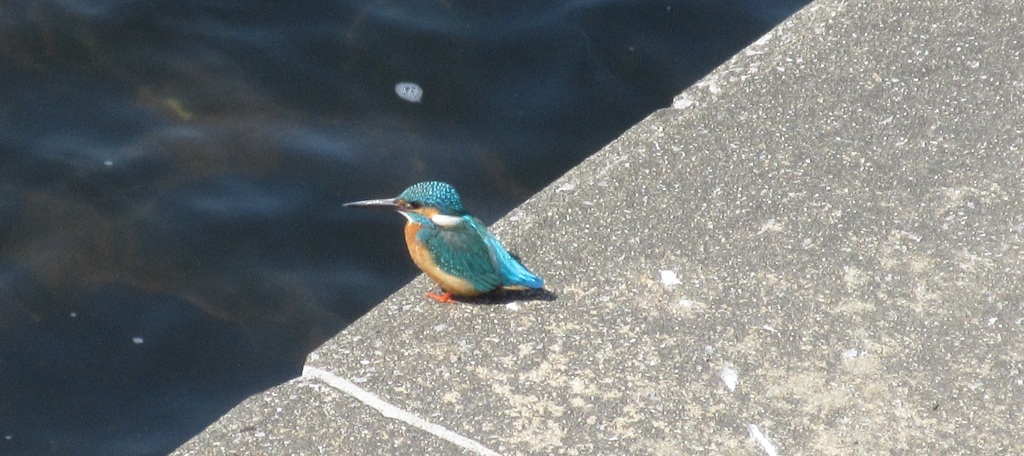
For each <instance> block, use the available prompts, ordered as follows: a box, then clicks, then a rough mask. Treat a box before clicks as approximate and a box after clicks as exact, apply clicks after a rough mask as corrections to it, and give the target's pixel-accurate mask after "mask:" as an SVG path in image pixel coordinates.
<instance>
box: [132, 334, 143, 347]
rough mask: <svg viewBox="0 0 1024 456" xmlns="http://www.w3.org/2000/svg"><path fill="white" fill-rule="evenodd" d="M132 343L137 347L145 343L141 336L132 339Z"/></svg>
mask: <svg viewBox="0 0 1024 456" xmlns="http://www.w3.org/2000/svg"><path fill="white" fill-rule="evenodd" d="M132 342H133V343H134V344H135V345H139V344H141V343H143V342H145V340H143V339H142V337H141V336H135V337H132Z"/></svg>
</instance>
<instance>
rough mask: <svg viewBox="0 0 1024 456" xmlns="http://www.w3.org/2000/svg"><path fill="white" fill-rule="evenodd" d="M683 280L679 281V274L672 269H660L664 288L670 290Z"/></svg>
mask: <svg viewBox="0 0 1024 456" xmlns="http://www.w3.org/2000/svg"><path fill="white" fill-rule="evenodd" d="M682 283H683V282H681V281H679V276H677V275H676V273H675V272H674V271H669V270H663V271H661V285H662V286H663V287H665V288H666V289H669V290H671V289H672V288H675V286H676V285H681V284H682Z"/></svg>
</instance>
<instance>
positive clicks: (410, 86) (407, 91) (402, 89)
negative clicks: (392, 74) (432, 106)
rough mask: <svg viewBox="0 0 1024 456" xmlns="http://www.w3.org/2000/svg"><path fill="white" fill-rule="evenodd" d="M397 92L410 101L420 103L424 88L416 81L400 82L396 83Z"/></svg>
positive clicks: (399, 95) (400, 96)
mask: <svg viewBox="0 0 1024 456" xmlns="http://www.w3.org/2000/svg"><path fill="white" fill-rule="evenodd" d="M395 94H396V95H398V98H401V99H403V100H405V101H408V102H409V103H419V102H420V100H422V99H423V88H422V87H420V85H419V84H417V83H415V82H399V83H398V84H395Z"/></svg>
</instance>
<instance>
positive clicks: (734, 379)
mask: <svg viewBox="0 0 1024 456" xmlns="http://www.w3.org/2000/svg"><path fill="white" fill-rule="evenodd" d="M718 378H720V379H722V383H725V387H726V388H729V391H736V385H738V384H739V382H740V374H739V372H736V369H733V368H731V367H728V366H726V367H723V368H722V369H721V370H719V371H718Z"/></svg>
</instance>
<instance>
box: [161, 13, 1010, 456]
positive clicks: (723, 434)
mask: <svg viewBox="0 0 1024 456" xmlns="http://www.w3.org/2000/svg"><path fill="white" fill-rule="evenodd" d="M1022 50H1024V2H1022V1H998V0H995V1H987V2H955V1H942V0H934V1H916V2H896V1H882V2H878V1H868V0H855V1H838V0H828V1H825V0H823V1H819V2H816V3H813V4H811V5H810V6H808V7H807V8H805V9H804V10H803V11H801V12H800V13H798V14H797V15H796V16H794V17H793V18H791V19H790V20H789V21H787V22H785V23H784V24H782V25H781V26H780V27H778V28H777V29H776V30H774V31H773V32H772V33H770V34H769V35H768V36H766V37H765V38H764V39H762V40H760V41H758V42H757V43H755V44H754V45H752V46H751V47H750V48H748V49H747V50H746V51H744V52H742V53H740V54H739V55H737V56H736V57H735V58H734V59H732V60H731V61H730V62H728V63H727V64H725V65H723V66H722V67H721V68H719V69H718V70H716V71H715V72H714V73H713V74H711V75H710V76H708V77H707V78H706V79H705V80H703V81H702V82H700V83H698V84H697V85H696V86H694V87H692V88H690V89H689V90H687V91H686V92H684V93H683V94H681V95H680V96H679V97H677V99H676V101H675V103H674V105H673V107H672V108H670V109H664V110H661V111H659V112H656V113H655V114H653V115H652V116H651V117H649V118H648V119H646V120H644V121H643V122H642V123H640V124H638V125H637V126H636V127H634V128H633V129H632V130H630V131H629V132H627V133H626V134H625V135H623V136H622V137H621V138H619V139H618V140H616V141H615V142H614V143H612V144H610V145H609V146H608V147H607V148H605V149H604V150H602V151H601V152H599V153H598V154H596V155H594V156H593V157H591V158H590V159H588V160H587V161H586V162H584V163H583V164H581V165H580V166H579V167H577V168H576V169H573V170H572V171H570V172H569V173H568V174H567V175H565V176H564V177H563V178H561V179H560V180H558V181H557V182H555V183H553V184H552V185H551V186H550V187H549V188H547V189H546V190H544V191H543V192H541V193H540V194H538V195H536V196H535V197H534V198H533V199H531V200H530V201H529V202H527V203H526V204H524V205H523V206H522V207H520V208H519V209H517V210H516V211H514V212H513V213H512V214H510V216H509V217H507V218H506V219H504V220H502V221H501V222H500V223H499V224H498V226H497V230H496V231H497V233H498V235H499V237H501V238H502V239H503V241H504V242H505V244H506V245H508V246H509V247H510V248H512V249H513V250H514V251H517V252H518V253H519V254H521V255H522V257H523V258H524V260H525V263H526V264H527V265H528V266H529V267H530V268H531V269H532V270H534V271H535V272H537V273H539V274H541V275H542V276H544V278H545V279H546V280H547V283H548V284H549V286H548V289H549V290H551V291H552V292H553V293H554V294H555V295H557V299H554V300H527V299H521V300H517V301H511V302H505V303H497V304H480V303H476V304H458V305H439V304H436V303H434V302H432V301H429V300H426V299H424V297H423V293H424V292H425V291H428V290H430V289H431V285H430V284H429V283H428V282H427V281H426V280H424V279H423V278H420V279H418V280H417V281H415V282H414V283H413V284H411V285H410V286H408V287H406V288H405V289H403V290H401V291H399V292H398V293H396V294H395V295H394V296H392V297H391V298H389V299H388V300H387V301H386V302H384V303H383V304H381V305H380V306H378V307H377V308H376V309H374V310H373V311H372V312H371V313H370V314H369V315H367V316H366V317H364V318H363V319H361V320H359V321H358V322H356V323H355V324H353V325H352V326H351V327H349V328H348V329H346V330H345V331H343V332H342V333H341V334H339V335H338V336H337V337H335V338H334V339H333V340H331V341H329V342H328V343H327V344H325V345H324V346H323V347H321V348H320V349H319V350H318V351H316V352H314V353H313V354H312V355H310V357H309V360H308V366H310V367H314V368H317V369H322V370H324V371H328V372H331V373H333V374H335V375H337V376H339V377H342V378H344V379H348V380H350V381H352V382H353V384H354V385H356V386H358V387H359V388H362V389H364V390H365V391H367V392H369V393H372V394H374V395H376V396H378V397H379V398H380V399H381V400H383V401H386V402H388V403H390V404H392V405H394V406H395V407H397V408H399V409H401V410H402V411H404V412H405V413H408V414H410V415H413V416H416V417H420V418H422V419H423V420H425V421H428V422H430V423H432V424H434V425H437V426H441V427H443V428H445V429H447V430H448V431H450V432H452V433H455V434H458V435H460V436H462V437H465V438H466V439H471V440H472V441H474V442H476V443H477V444H479V445H481V447H480V448H486V449H485V450H481V449H479V448H477V449H473V448H470V447H467V446H465V445H462V446H460V445H457V444H454V443H450V442H449V441H448V440H443V439H441V438H439V437H436V436H435V434H434V433H431V432H426V431H424V430H421V429H419V428H416V427H414V426H412V425H409V424H407V423H406V422H405V421H402V419H401V418H400V417H397V418H396V417H394V415H393V414H389V416H385V415H384V414H381V413H378V412H377V411H375V410H374V409H372V408H371V407H370V406H368V405H366V402H365V401H361V400H356V399H354V398H353V396H350V395H348V394H345V393H342V392H341V390H339V389H338V388H333V387H330V386H328V385H327V384H326V383H325V382H324V381H323V380H322V379H321V378H318V377H315V376H304V377H302V378H300V379H297V380H295V381H293V382H290V383H288V384H285V385H282V386H280V387H277V388H275V389H272V390H270V391H268V392H266V393H264V394H261V395H258V396H255V397H253V398H250V399H249V400H247V401H246V402H244V403H243V404H241V405H240V406H239V407H237V408H236V409H234V410H233V411H232V412H231V413H230V414H228V415H227V416H226V417H224V418H223V419H222V420H221V421H220V422H218V423H216V424H214V425H213V426H211V427H210V428H209V429H207V430H206V431H205V432H204V433H203V434H201V435H199V436H197V437H196V438H195V439H193V440H192V441H190V442H189V443H187V444H186V445H185V446H183V447H182V448H181V449H179V454H183V455H184V454H274V455H283V454H450V453H453V452H459V451H464V452H466V453H469V454H472V453H474V452H475V453H480V454H492V453H487V451H492V452H496V453H500V454H662V455H677V454H807V455H811V454H815V455H818V454H825V455H829V454H835V455H846V454H1024V439H1021V437H1020V435H1021V432H1022V430H1024V413H1022V410H1024V407H1022V405H1021V404H1024V373H1022V369H1024V336H1022V332H1024V331H1022V330H1024V309H1022V307H1024V285H1022V283H1024V279H1022V273H1024V181H1022V179H1021V176H1020V175H1021V170H1022V169H1024V61H1022V58H1021V57H1022V52H1024V51H1022ZM470 209H471V210H472V208H470ZM731 387H732V388H731ZM751 425H754V426H756V429H755V428H754V427H752V426H751Z"/></svg>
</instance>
